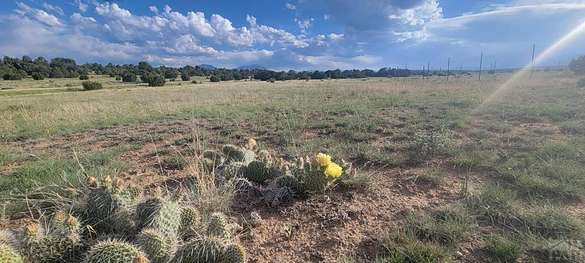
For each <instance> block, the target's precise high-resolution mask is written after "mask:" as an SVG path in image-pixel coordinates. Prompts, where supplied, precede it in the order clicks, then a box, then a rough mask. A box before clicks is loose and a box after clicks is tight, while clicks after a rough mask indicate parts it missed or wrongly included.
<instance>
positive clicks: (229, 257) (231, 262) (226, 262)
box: [221, 243, 246, 263]
mask: <svg viewBox="0 0 585 263" xmlns="http://www.w3.org/2000/svg"><path fill="white" fill-rule="evenodd" d="M244 262H246V250H244V248H243V247H242V246H241V245H239V244H236V243H232V244H229V245H227V246H226V247H225V249H224V251H223V255H222V257H221V263H244Z"/></svg>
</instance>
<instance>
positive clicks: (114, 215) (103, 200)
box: [84, 187, 134, 233]
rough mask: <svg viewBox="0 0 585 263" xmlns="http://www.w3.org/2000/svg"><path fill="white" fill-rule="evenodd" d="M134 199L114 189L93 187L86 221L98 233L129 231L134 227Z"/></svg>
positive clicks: (88, 202) (87, 206) (88, 198)
mask: <svg viewBox="0 0 585 263" xmlns="http://www.w3.org/2000/svg"><path fill="white" fill-rule="evenodd" d="M132 203H133V200H131V199H130V198H129V196H127V195H121V194H119V193H117V191H114V190H112V189H109V188H106V187H101V188H94V189H91V190H90V192H89V194H88V197H87V205H86V212H85V213H84V214H85V221H86V222H87V223H88V224H89V225H91V226H92V227H93V228H94V229H95V230H96V231H97V232H98V233H115V232H129V231H131V230H132V229H134V225H133V221H132V217H131V214H132V211H131V209H130V207H131V206H132Z"/></svg>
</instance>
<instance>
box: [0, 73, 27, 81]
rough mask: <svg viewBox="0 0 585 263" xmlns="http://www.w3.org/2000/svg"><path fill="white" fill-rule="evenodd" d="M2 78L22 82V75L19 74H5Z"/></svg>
mask: <svg viewBox="0 0 585 263" xmlns="http://www.w3.org/2000/svg"><path fill="white" fill-rule="evenodd" d="M2 78H3V79H4V80H21V79H22V75H20V74H18V73H14V72H11V73H4V75H2Z"/></svg>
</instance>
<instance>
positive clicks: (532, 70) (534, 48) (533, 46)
mask: <svg viewBox="0 0 585 263" xmlns="http://www.w3.org/2000/svg"><path fill="white" fill-rule="evenodd" d="M535 51H536V44H532V67H530V78H532V74H534V52H535Z"/></svg>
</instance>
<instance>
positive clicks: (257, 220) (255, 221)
mask: <svg viewBox="0 0 585 263" xmlns="http://www.w3.org/2000/svg"><path fill="white" fill-rule="evenodd" d="M262 222H263V220H262V217H260V214H258V213H257V212H252V213H250V225H252V226H253V227H257V226H260V225H262Z"/></svg>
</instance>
